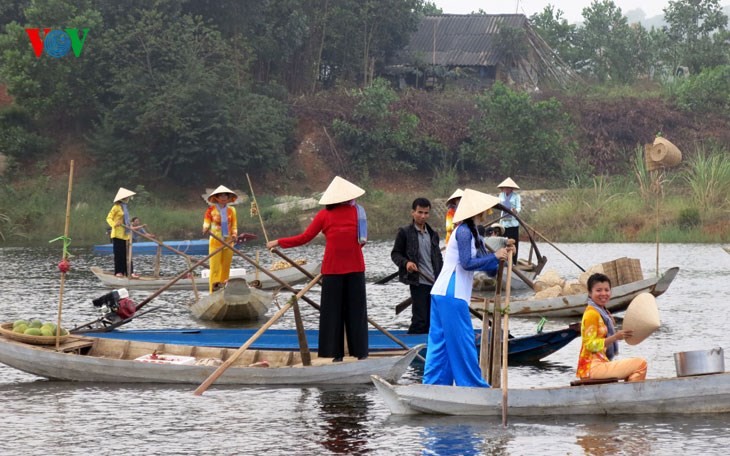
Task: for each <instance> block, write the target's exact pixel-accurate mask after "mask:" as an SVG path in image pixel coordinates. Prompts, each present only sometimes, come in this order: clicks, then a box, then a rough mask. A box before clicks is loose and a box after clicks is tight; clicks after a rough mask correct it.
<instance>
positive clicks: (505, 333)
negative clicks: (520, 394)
mask: <svg viewBox="0 0 730 456" xmlns="http://www.w3.org/2000/svg"><path fill="white" fill-rule="evenodd" d="M511 282H512V255H508V256H507V290H506V291H505V296H504V317H503V320H504V324H503V325H502V427H507V408H508V402H507V392H508V389H507V355H508V353H509V298H510V290H511V288H512V283H511Z"/></svg>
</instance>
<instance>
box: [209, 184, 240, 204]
mask: <svg viewBox="0 0 730 456" xmlns="http://www.w3.org/2000/svg"><path fill="white" fill-rule="evenodd" d="M221 193H230V194H231V195H233V196H232V197H231V198H230V202H234V201H236V200H237V199H238V195H236V192H234V191H233V190H231V189H230V188H228V187H226V186H225V185H219V186H218V188H216V189H215V190H213V191H212V192H210V195H208V201H210V199H211V198H212V197H213V196H215V195H220V194H221Z"/></svg>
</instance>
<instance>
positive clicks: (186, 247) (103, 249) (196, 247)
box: [94, 239, 208, 256]
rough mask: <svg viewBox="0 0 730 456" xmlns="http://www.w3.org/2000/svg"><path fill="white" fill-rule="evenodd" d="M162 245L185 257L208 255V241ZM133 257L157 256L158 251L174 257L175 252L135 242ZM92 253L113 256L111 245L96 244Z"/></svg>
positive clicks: (200, 240)
mask: <svg viewBox="0 0 730 456" xmlns="http://www.w3.org/2000/svg"><path fill="white" fill-rule="evenodd" d="M163 244H165V245H167V246H169V247H172V248H173V249H175V250H179V251H181V252H182V253H185V254H187V255H199V256H205V255H207V254H208V239H192V240H185V241H165V242H163ZM132 249H133V250H132V251H133V252H134V255H157V252H158V250H159V251H160V252H161V253H162V255H176V254H177V253H176V252H173V251H172V250H169V249H166V248H164V247H161V246H160V245H159V244H158V243H156V242H148V241H146V242H135V243H133V244H132ZM94 253H96V254H97V255H113V254H114V248H113V247H112V244H98V245H95V246H94Z"/></svg>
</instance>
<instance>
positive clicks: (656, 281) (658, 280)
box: [471, 267, 679, 318]
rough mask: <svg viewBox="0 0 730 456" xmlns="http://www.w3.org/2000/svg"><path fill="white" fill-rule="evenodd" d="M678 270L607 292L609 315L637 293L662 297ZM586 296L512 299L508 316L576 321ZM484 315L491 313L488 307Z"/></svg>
mask: <svg viewBox="0 0 730 456" xmlns="http://www.w3.org/2000/svg"><path fill="white" fill-rule="evenodd" d="M678 272H679V268H677V267H674V268H670V269H668V270H667V271H666V272H665V273H664V274H663V275H662V276H661V277H652V278H649V279H644V280H639V281H637V282H631V283H627V284H624V285H619V286H616V287H613V288H612V289H611V300H610V301H609V302H608V304H607V305H606V307H607V308H608V309H609V310H610V311H611V312H613V313H615V312H621V311H624V310H626V308H627V307H628V306H629V304H630V303H631V300H632V299H634V298H635V297H636V296H637V295H639V294H640V293H651V294H652V295H654V296H660V295H662V294H663V293H664V292H665V291H667V289H668V288H669V285H671V283H672V281H673V280H674V278H675V277H676V276H677V273H678ZM587 299H588V294H586V293H582V294H576V295H570V296H558V297H555V298H546V299H513V300H511V301H510V303H509V314H510V316H514V317H551V318H556V317H576V318H580V317H581V316H582V315H583V311H584V310H585V306H586V301H587ZM471 307H472V308H474V309H475V310H477V311H484V301H483V300H481V299H480V300H476V299H473V300H472V302H471ZM488 307H489V308H488V309H487V311H491V304H489V306H488Z"/></svg>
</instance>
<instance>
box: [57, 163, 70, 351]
mask: <svg viewBox="0 0 730 456" xmlns="http://www.w3.org/2000/svg"><path fill="white" fill-rule="evenodd" d="M73 181H74V161H73V160H71V168H70V170H69V172H68V194H67V196H66V223H65V225H64V227H63V240H62V242H63V254H62V255H61V262H62V263H63V262H65V261H66V260H67V258H66V257H67V256H68V252H67V251H66V240H67V239H68V228H69V224H70V221H71V189H72V188H73ZM59 269H60V265H59ZM65 282H66V271H64V270H61V291H60V294H59V297H58V316H57V318H56V350H58V348H59V346H60V345H61V311H62V309H63V286H64V284H65Z"/></svg>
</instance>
